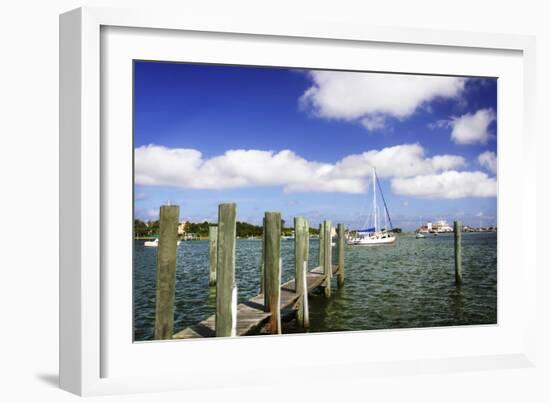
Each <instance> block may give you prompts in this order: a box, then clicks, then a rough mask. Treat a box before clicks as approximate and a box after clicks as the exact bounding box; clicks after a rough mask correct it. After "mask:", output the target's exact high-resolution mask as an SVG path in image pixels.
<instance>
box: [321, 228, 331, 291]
mask: <svg viewBox="0 0 550 403" xmlns="http://www.w3.org/2000/svg"><path fill="white" fill-rule="evenodd" d="M323 230H324V231H323V233H324V239H323V243H324V247H323V273H324V274H325V297H330V294H331V289H330V279H331V278H332V237H331V231H332V223H331V222H330V220H325V221H324V223H323Z"/></svg>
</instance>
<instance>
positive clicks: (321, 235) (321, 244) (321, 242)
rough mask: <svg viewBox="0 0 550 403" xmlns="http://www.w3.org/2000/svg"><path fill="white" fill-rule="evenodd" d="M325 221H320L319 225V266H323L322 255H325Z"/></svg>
mask: <svg viewBox="0 0 550 403" xmlns="http://www.w3.org/2000/svg"><path fill="white" fill-rule="evenodd" d="M324 239H325V223H324V222H322V223H321V224H320V225H319V266H321V267H325V263H324V256H325V247H324V245H325V242H324Z"/></svg>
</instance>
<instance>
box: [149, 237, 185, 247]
mask: <svg viewBox="0 0 550 403" xmlns="http://www.w3.org/2000/svg"><path fill="white" fill-rule="evenodd" d="M180 243H181V241H180V240H179V239H178V242H177V244H176V245H178V246H179V244H180ZM143 246H147V247H150V248H158V246H159V239H158V238H155V240H154V241H145V242H144V244H143Z"/></svg>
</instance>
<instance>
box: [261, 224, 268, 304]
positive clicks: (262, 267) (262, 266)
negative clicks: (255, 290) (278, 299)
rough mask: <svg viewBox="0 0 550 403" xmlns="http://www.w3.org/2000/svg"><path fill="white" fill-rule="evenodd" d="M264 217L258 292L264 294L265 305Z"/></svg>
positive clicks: (265, 302)
mask: <svg viewBox="0 0 550 403" xmlns="http://www.w3.org/2000/svg"><path fill="white" fill-rule="evenodd" d="M264 260H265V218H263V220H262V260H261V262H260V294H264V305H267V299H266V294H265V268H264Z"/></svg>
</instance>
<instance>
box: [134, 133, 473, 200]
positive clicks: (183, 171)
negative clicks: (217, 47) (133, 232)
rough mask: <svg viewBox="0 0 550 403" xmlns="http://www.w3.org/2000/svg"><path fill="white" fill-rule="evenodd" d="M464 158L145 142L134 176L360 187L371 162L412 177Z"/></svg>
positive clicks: (296, 188) (417, 152)
mask: <svg viewBox="0 0 550 403" xmlns="http://www.w3.org/2000/svg"><path fill="white" fill-rule="evenodd" d="M464 163H465V162H464V159H463V158H462V157H460V156H456V155H436V156H434V157H430V158H427V157H425V151H424V149H423V148H422V146H420V145H419V144H403V145H398V146H394V147H388V148H384V149H382V150H370V151H367V152H364V153H362V154H353V155H349V156H347V157H345V158H343V159H341V160H340V161H338V162H336V163H334V164H329V163H322V162H317V161H308V160H306V159H304V158H302V157H300V156H299V155H297V154H296V153H294V152H292V151H289V150H283V151H280V152H273V151H261V150H229V151H226V152H225V153H224V154H222V155H219V156H215V157H212V158H210V159H204V158H203V156H202V154H201V153H200V152H199V151H197V150H193V149H170V148H166V147H162V146H157V145H148V146H141V147H138V148H136V149H135V181H136V184H138V185H145V186H175V187H182V188H193V189H224V188H239V187H249V186H282V187H283V189H284V190H285V191H286V192H306V191H318V192H346V193H362V192H365V191H366V189H367V186H368V183H370V175H371V168H372V167H373V166H375V167H376V169H377V172H378V175H379V176H380V177H412V176H416V175H425V174H433V173H439V172H444V171H447V170H449V169H455V168H458V167H460V166H463V165H464Z"/></svg>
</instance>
